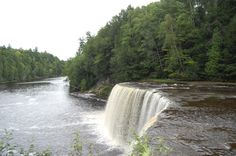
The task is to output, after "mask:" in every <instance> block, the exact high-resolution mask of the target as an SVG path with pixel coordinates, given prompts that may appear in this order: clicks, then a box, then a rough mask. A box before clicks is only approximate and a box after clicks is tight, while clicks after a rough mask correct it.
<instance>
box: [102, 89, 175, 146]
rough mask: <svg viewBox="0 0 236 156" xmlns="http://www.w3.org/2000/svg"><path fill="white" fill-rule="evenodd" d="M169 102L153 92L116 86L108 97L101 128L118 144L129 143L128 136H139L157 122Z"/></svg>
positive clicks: (158, 93)
mask: <svg viewBox="0 0 236 156" xmlns="http://www.w3.org/2000/svg"><path fill="white" fill-rule="evenodd" d="M170 103H171V101H170V100H169V99H168V98H166V97H164V96H162V95H161V94H160V92H156V90H147V89H140V88H136V87H131V86H127V85H122V84H118V85H116V86H115V87H114V88H113V89H112V92H111V94H110V96H109V99H108V102H107V106H106V111H105V126H106V128H107V130H108V134H109V136H110V137H111V138H112V139H114V140H115V142H117V143H118V144H122V143H125V142H127V141H129V139H130V138H131V137H132V133H133V132H136V133H138V134H140V133H142V132H143V131H145V130H146V129H148V128H149V127H150V126H152V124H153V123H155V121H156V120H157V117H158V115H159V114H160V113H161V112H162V111H163V110H165V109H166V108H167V107H168V106H169V105H170Z"/></svg>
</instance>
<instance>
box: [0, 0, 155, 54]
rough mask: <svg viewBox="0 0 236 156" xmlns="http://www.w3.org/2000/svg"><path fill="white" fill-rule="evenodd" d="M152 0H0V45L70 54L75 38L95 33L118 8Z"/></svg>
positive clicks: (115, 13) (74, 49)
mask: <svg viewBox="0 0 236 156" xmlns="http://www.w3.org/2000/svg"><path fill="white" fill-rule="evenodd" d="M153 1H154V0H99V1H96V0H86V1H85V0H83V1H82V0H0V6H1V9H0V20H1V24H0V45H8V44H11V46H12V47H14V48H20V47H22V48H24V49H28V48H34V47H36V46H37V47H38V49H39V50H40V51H45V50H46V51H48V52H50V53H52V54H54V55H56V56H58V57H59V58H60V59H67V58H69V57H73V56H74V55H75V52H76V50H77V48H78V45H79V44H78V38H79V37H82V36H84V35H85V33H86V32H87V31H90V32H92V34H95V33H96V32H97V31H98V30H99V29H100V28H101V27H102V26H104V25H105V24H106V23H107V22H108V21H109V20H110V19H111V18H112V17H113V16H114V15H117V14H118V13H119V12H120V11H121V9H125V8H127V6H128V5H129V4H131V5H132V6H142V5H146V4H148V3H150V2H153Z"/></svg>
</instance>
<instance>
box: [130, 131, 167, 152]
mask: <svg viewBox="0 0 236 156" xmlns="http://www.w3.org/2000/svg"><path fill="white" fill-rule="evenodd" d="M156 142H157V145H156V148H155V149H153V148H152V147H151V145H150V139H149V138H148V136H147V135H144V136H138V135H137V134H134V144H133V146H132V152H131V154H130V156H156V155H167V154H168V153H169V152H170V151H171V149H170V148H169V147H167V146H166V145H165V142H164V139H163V138H158V140H157V141H156Z"/></svg>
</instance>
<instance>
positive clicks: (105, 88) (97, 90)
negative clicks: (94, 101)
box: [90, 84, 113, 99]
mask: <svg viewBox="0 0 236 156" xmlns="http://www.w3.org/2000/svg"><path fill="white" fill-rule="evenodd" d="M112 87H113V86H112V85H110V84H99V85H97V86H95V87H93V88H92V89H91V90H90V91H91V92H92V93H94V94H96V95H97V96H98V97H100V98H105V99H107V98H108V96H109V94H110V92H111V90H112Z"/></svg>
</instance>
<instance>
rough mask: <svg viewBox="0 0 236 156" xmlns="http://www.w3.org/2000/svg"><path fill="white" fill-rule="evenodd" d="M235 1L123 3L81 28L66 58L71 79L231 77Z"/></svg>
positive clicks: (79, 82) (86, 82) (235, 71)
mask: <svg viewBox="0 0 236 156" xmlns="http://www.w3.org/2000/svg"><path fill="white" fill-rule="evenodd" d="M235 36H236V1H234V0H211V1H204V0H160V1H159V2H155V3H151V4H149V5H148V6H143V7H141V8H140V7H137V8H133V7H131V6H128V8H127V9H126V10H122V11H121V12H120V13H119V15H117V16H114V17H113V18H112V19H111V21H109V22H108V23H107V24H106V25H105V26H104V27H103V28H101V29H100V31H99V32H98V33H97V35H91V34H90V33H88V34H87V36H86V37H85V38H83V40H82V39H81V46H80V47H79V50H78V52H77V56H76V57H74V58H72V59H71V60H69V61H68V62H67V64H66V73H67V75H68V76H69V78H70V80H71V85H72V86H76V87H79V89H80V90H86V89H89V88H90V87H92V86H93V85H95V84H96V83H97V82H99V81H105V80H109V81H112V82H122V81H134V80H139V79H143V78H174V79H181V80H220V81H222V80H224V81H230V80H236V55H235V52H236V47H235V46H236V38H235Z"/></svg>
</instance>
